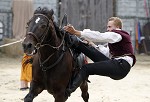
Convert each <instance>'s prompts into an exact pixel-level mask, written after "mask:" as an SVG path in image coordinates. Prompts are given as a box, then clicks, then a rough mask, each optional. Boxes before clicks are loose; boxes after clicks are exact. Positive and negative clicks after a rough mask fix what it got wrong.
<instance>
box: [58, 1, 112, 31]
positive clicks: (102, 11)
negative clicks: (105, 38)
mask: <svg viewBox="0 0 150 102" xmlns="http://www.w3.org/2000/svg"><path fill="white" fill-rule="evenodd" d="M60 1H61V5H60V18H62V17H63V15H64V14H65V13H67V15H68V21H69V23H70V24H72V25H73V26H74V27H75V28H76V29H78V30H83V29H85V28H87V29H91V30H98V31H100V32H104V31H106V26H107V20H108V18H109V17H111V16H113V11H114V9H113V8H114V7H113V1H114V0H60Z"/></svg>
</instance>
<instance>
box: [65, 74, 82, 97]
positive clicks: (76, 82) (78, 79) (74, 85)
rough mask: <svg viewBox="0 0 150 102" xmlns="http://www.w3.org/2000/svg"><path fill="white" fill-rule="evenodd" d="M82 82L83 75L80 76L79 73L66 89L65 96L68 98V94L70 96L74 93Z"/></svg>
mask: <svg viewBox="0 0 150 102" xmlns="http://www.w3.org/2000/svg"><path fill="white" fill-rule="evenodd" d="M84 80H85V79H84V78H83V75H82V74H81V73H79V74H78V75H77V76H76V77H75V79H74V80H73V83H72V85H71V87H70V88H67V89H66V95H67V96H70V94H71V93H72V92H74V91H75V90H76V89H77V88H78V87H79V86H80V85H81V83H82V82H83V81H84Z"/></svg>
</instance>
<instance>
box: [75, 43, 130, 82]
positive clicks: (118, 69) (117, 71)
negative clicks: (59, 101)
mask: <svg viewBox="0 0 150 102" xmlns="http://www.w3.org/2000/svg"><path fill="white" fill-rule="evenodd" d="M76 49H77V50H79V51H81V52H82V53H84V54H85V55H86V56H87V57H89V58H90V59H91V60H92V61H93V62H94V63H90V64H86V65H84V66H82V68H81V71H80V74H81V75H82V77H83V78H84V79H85V78H86V77H88V76H89V75H101V76H108V77H110V78H112V79H115V80H119V79H122V78H124V77H125V76H126V75H127V74H128V72H129V71H130V69H131V66H130V65H129V63H128V62H127V61H126V60H123V59H119V60H116V59H109V58H108V57H106V56H105V55H103V54H102V53H101V52H100V51H98V50H97V49H95V48H94V47H92V46H88V45H86V44H84V43H80V44H79V46H78V47H77V48H76Z"/></svg>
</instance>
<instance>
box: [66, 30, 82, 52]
mask: <svg viewBox="0 0 150 102" xmlns="http://www.w3.org/2000/svg"><path fill="white" fill-rule="evenodd" d="M65 41H66V42H67V44H68V45H69V47H71V48H74V49H75V48H76V47H78V46H79V43H80V42H81V39H80V38H78V37H77V36H75V35H72V34H69V33H68V32H66V33H65Z"/></svg>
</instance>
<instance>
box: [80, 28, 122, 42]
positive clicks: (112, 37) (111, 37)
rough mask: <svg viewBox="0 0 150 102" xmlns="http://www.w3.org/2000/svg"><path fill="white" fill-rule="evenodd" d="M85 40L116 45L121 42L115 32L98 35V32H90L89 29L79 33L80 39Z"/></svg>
mask: <svg viewBox="0 0 150 102" xmlns="http://www.w3.org/2000/svg"><path fill="white" fill-rule="evenodd" d="M82 37H83V38H86V39H88V40H90V41H92V42H107V43H116V42H119V41H121V40H122V37H121V35H120V34H118V33H115V32H105V33H100V32H99V31H91V30H90V29H84V30H83V31H81V38H82Z"/></svg>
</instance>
